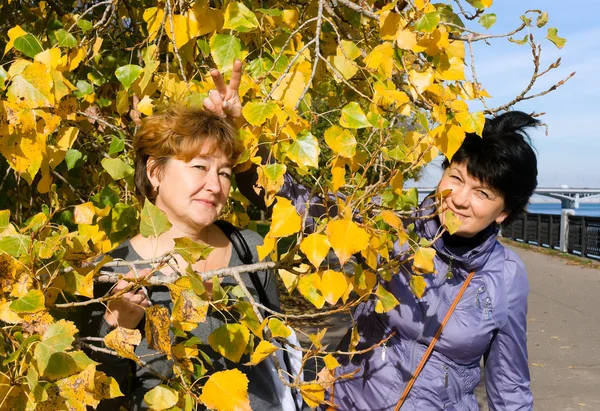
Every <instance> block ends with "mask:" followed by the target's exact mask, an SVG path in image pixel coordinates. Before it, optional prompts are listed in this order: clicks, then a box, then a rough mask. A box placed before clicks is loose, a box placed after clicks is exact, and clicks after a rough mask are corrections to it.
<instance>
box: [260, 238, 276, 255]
mask: <svg viewBox="0 0 600 411" xmlns="http://www.w3.org/2000/svg"><path fill="white" fill-rule="evenodd" d="M275 244H277V239H276V238H273V237H268V236H267V237H265V240H264V243H263V244H262V245H259V246H256V251H258V258H259V259H260V261H262V260H264V259H265V258H266V257H267V256H268V255H269V253H271V251H276V250H275ZM273 260H275V258H274V259H273Z"/></svg>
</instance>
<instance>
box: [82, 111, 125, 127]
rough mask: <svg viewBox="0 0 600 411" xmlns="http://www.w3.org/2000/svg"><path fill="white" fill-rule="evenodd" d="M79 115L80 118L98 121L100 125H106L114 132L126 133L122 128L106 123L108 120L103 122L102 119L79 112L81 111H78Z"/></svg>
mask: <svg viewBox="0 0 600 411" xmlns="http://www.w3.org/2000/svg"><path fill="white" fill-rule="evenodd" d="M77 114H79V115H80V116H85V117H87V118H89V119H92V120H94V121H97V122H98V123H100V124H102V125H105V126H106V127H108V128H112V129H113V130H116V131H120V132H125V131H126V130H125V129H122V128H120V127H117V126H115V125H113V124H110V123H109V122H108V121H106V120H103V119H101V118H100V117H96V116H94V115H92V114H88V113H86V112H84V111H79V110H78V111H77Z"/></svg>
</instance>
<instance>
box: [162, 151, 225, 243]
mask: <svg viewBox="0 0 600 411" xmlns="http://www.w3.org/2000/svg"><path fill="white" fill-rule="evenodd" d="M211 144H212V143H210V142H207V143H206V144H205V145H204V146H203V147H202V149H201V150H200V152H199V153H198V155H197V156H196V157H194V158H193V159H192V160H190V161H189V162H186V161H183V160H178V159H174V158H172V159H169V161H167V163H166V165H165V166H164V167H163V169H162V172H161V173H160V174H161V175H160V179H158V177H157V176H156V175H155V176H153V177H152V178H151V182H152V184H153V185H156V184H155V183H154V181H152V180H153V179H154V180H158V185H159V190H158V195H157V197H156V202H155V204H156V206H157V207H158V208H160V209H161V210H162V211H164V212H165V213H166V214H167V216H168V217H169V221H171V223H172V224H173V225H175V226H177V227H178V228H180V230H182V231H187V232H190V231H191V232H198V231H200V230H202V229H203V228H204V227H207V226H209V225H211V224H212V223H214V222H215V221H216V220H217V219H218V218H219V215H220V214H221V212H222V211H223V207H224V206H225V203H226V202H227V197H228V195H229V189H230V188H231V176H232V166H231V164H230V162H229V160H228V159H227V157H226V156H225V155H224V154H223V153H221V151H220V150H216V151H214V152H212V153H211V151H212V150H211V149H212V145H211ZM209 153H210V154H209Z"/></svg>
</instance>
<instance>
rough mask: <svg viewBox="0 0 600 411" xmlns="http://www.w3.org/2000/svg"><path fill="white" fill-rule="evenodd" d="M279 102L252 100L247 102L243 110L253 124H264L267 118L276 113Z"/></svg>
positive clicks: (246, 117)
mask: <svg viewBox="0 0 600 411" xmlns="http://www.w3.org/2000/svg"><path fill="white" fill-rule="evenodd" d="M276 109H277V104H275V103H273V102H271V101H270V102H268V103H262V102H251V103H247V104H246V105H245V106H244V109H243V110H242V114H243V115H244V118H245V119H246V120H247V121H248V123H250V124H251V125H253V126H260V125H262V124H263V123H264V122H265V121H267V119H270V118H272V117H273V116H274V115H275V110H276Z"/></svg>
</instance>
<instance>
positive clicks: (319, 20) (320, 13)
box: [294, 0, 325, 110]
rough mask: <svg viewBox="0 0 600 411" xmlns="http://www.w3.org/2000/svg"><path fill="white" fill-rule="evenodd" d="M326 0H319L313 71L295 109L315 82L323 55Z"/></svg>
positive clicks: (295, 108) (296, 108)
mask: <svg viewBox="0 0 600 411" xmlns="http://www.w3.org/2000/svg"><path fill="white" fill-rule="evenodd" d="M324 2H325V0H319V10H318V12H317V29H316V30H315V56H314V61H313V67H312V72H311V73H310V77H309V78H308V81H307V82H306V86H305V87H304V90H302V94H301V95H300V98H299V99H298V102H296V106H295V107H294V110H298V106H299V105H300V103H301V102H302V100H304V96H305V95H306V93H307V92H308V89H309V88H310V86H311V84H312V82H313V79H314V78H315V74H316V73H317V65H318V63H319V57H318V56H320V55H321V49H320V37H321V26H322V25H323V3H324Z"/></svg>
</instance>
